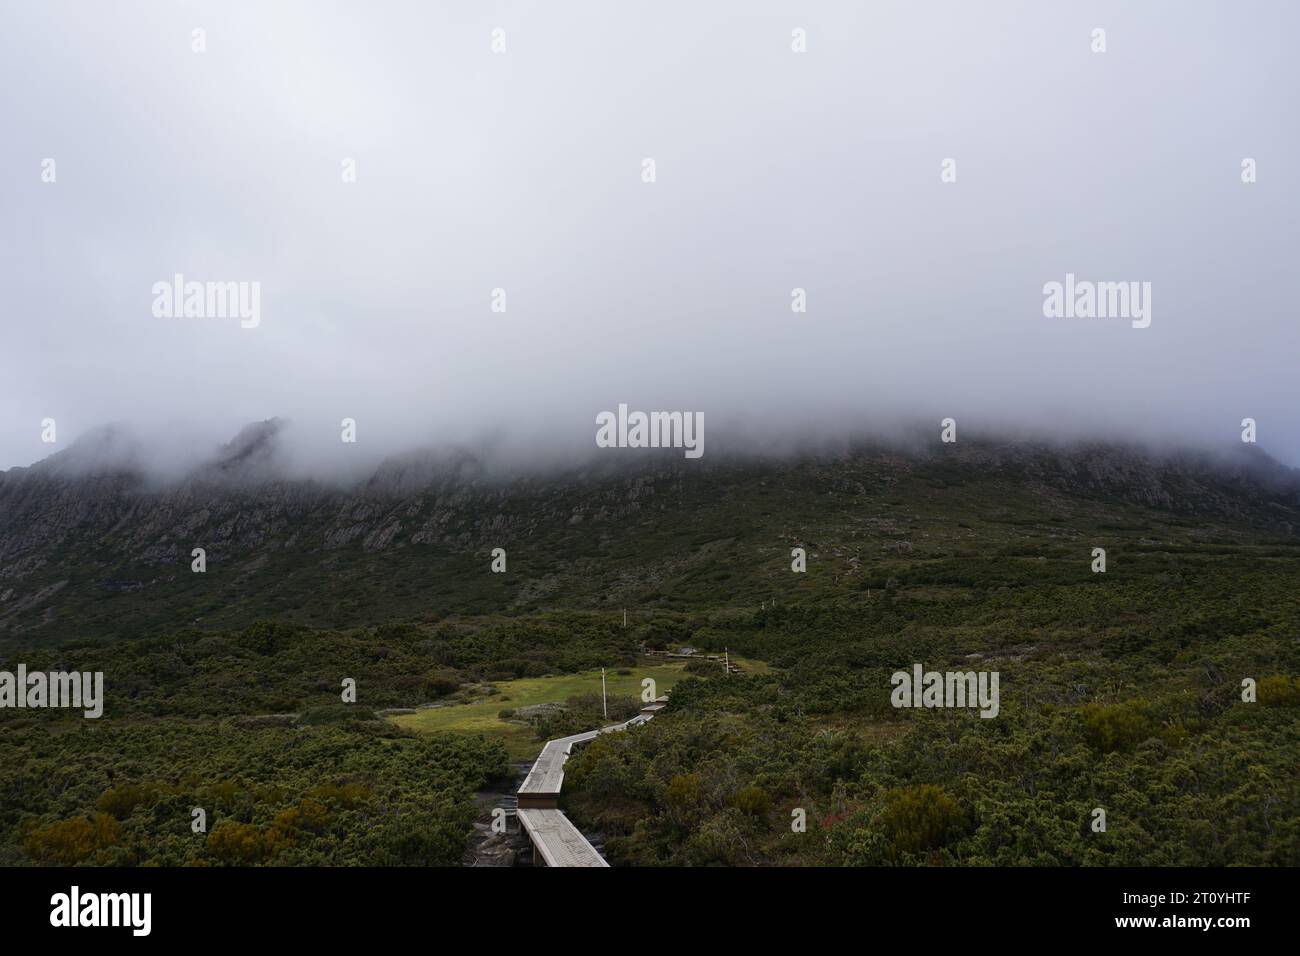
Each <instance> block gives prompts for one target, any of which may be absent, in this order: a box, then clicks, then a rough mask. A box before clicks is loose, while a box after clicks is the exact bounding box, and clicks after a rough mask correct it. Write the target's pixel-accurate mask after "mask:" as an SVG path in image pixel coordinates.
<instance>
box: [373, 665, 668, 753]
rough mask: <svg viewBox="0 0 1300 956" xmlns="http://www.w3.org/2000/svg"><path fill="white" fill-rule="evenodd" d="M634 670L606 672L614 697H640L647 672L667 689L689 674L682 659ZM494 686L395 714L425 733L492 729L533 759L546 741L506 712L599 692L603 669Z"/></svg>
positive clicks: (511, 749)
mask: <svg viewBox="0 0 1300 956" xmlns="http://www.w3.org/2000/svg"><path fill="white" fill-rule="evenodd" d="M628 669H629V670H630V671H631V673H630V674H619V673H616V672H615V671H614V670H613V669H609V670H607V671H606V674H605V682H606V690H607V692H608V694H609V696H611V697H615V696H620V697H636V698H638V699H639V698H640V696H641V681H642V680H643V679H645V678H647V677H650V678H653V679H654V681H655V685H656V687H655V689H656V691H657V692H658V693H659V694H662V693H663V692H664V691H666V690H671V689H672V686H673V684H675V683H676V682H677V681H678V680H680V679H681V678H682V677H684V676H686V675H685V670H684V668H683V666H682V665H681V664H638V665H637V666H636V667H632V668H628ZM493 686H495V687H496V689H497V693H495V694H490V695H488V696H485V697H482V698H480V699H479V700H475V701H472V702H470V703H463V704H445V705H442V706H439V707H428V708H425V709H423V710H421V711H420V712H419V713H416V714H401V715H398V716H395V717H392V718H390V719H391V720H393V721H394V722H396V723H397V724H399V725H401V726H402V727H405V728H407V729H409V730H417V731H423V732H425V733H436V732H440V731H444V732H453V733H464V734H487V735H488V736H489V737H490V738H494V739H499V740H501V742H502V743H504V744H505V747H506V750H507V751H509V753H510V758H511V759H512V760H532V759H533V758H534V757H536V756H537V754H538V752H539V751H540V750H541V749H542V743H543V741H540V740H538V739H537V737H536V735H535V734H534V732H533V728H532V727H529V726H526V725H525V724H522V723H520V722H518V721H514V720H503V719H502V718H501V717H500V716H499V715H500V712H501V711H502V710H505V709H518V708H520V707H530V706H532V705H534V704H546V703H564V701H566V700H567V699H568V698H570V697H572V696H574V695H577V694H599V693H600V671H599V670H590V671H583V672H582V673H579V674H560V675H557V676H554V677H528V678H522V679H520V680H511V681H500V682H498V683H496V684H494V685H493Z"/></svg>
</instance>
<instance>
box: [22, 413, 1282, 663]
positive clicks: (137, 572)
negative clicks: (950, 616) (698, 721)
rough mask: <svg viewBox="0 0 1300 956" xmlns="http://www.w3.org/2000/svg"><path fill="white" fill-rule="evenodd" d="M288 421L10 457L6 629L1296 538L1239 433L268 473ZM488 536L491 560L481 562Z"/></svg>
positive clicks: (691, 588)
mask: <svg viewBox="0 0 1300 956" xmlns="http://www.w3.org/2000/svg"><path fill="white" fill-rule="evenodd" d="M281 428H282V424H281V423H280V422H277V421H274V420H272V421H269V422H263V423H259V424H256V425H252V426H249V427H248V428H246V429H245V430H244V431H243V432H241V433H240V434H239V435H238V436H237V437H236V438H235V439H234V440H233V441H231V442H230V443H229V444H227V445H226V446H225V447H223V448H222V449H221V450H220V452H219V453H217V454H216V455H214V456H213V457H212V458H211V459H209V460H208V461H206V462H204V463H203V464H201V465H200V466H198V467H196V468H193V469H190V470H189V471H188V472H187V473H186V474H184V475H183V476H177V477H173V478H171V479H168V480H163V479H160V478H158V477H155V476H153V475H152V474H151V473H150V472H149V470H148V468H147V467H146V466H145V465H144V464H143V463H142V455H141V452H140V450H139V449H138V448H137V447H136V446H135V444H134V443H133V442H132V441H131V440H130V438H129V436H127V435H125V434H123V433H121V432H119V431H117V430H113V429H107V430H104V431H101V432H98V433H95V434H93V435H91V436H89V437H88V438H86V439H84V440H83V441H81V442H78V443H77V444H75V445H74V446H72V447H71V448H69V449H67V450H66V451H63V452H60V453H57V454H55V455H52V456H50V457H49V458H48V459H46V460H44V461H42V462H40V463H38V464H36V465H33V466H32V467H29V468H15V469H11V470H10V471H8V472H4V473H0V640H9V641H13V640H20V641H67V640H75V639H78V638H82V637H89V636H96V635H100V634H109V635H133V634H139V633H150V632H153V631H155V630H158V631H162V630H167V629H170V628H174V627H176V626H178V625H182V624H189V623H198V624H200V625H201V626H202V625H207V624H218V623H219V624H221V625H231V624H237V623H242V622H245V621H247V620H251V619H254V618H257V617H260V616H268V615H285V616H288V617H292V618H295V619H300V620H304V621H307V622H312V623H328V624H331V625H344V624H348V623H353V622H360V621H363V620H368V621H375V620H387V619H395V618H425V619H429V618H439V617H442V616H446V615H452V614H472V613H496V612H506V613H509V612H515V611H519V610H523V609H529V608H536V607H553V606H567V607H587V608H597V607H622V606H626V605H632V606H641V605H647V604H648V605H655V606H665V607H672V606H680V605H682V604H683V603H685V604H689V603H690V602H691V601H692V600H693V599H694V598H695V597H698V596H703V595H705V594H707V595H708V596H709V598H710V599H711V600H718V599H721V600H723V601H724V602H725V601H727V600H734V601H735V602H737V603H741V604H743V603H749V602H758V601H761V600H765V599H766V597H767V596H769V595H770V596H772V597H775V596H777V594H778V593H782V589H787V588H789V587H791V586H794V585H793V584H792V581H791V578H790V575H789V574H788V572H789V567H788V565H789V551H790V548H792V547H795V546H803V547H806V548H808V549H809V554H810V556H811V555H813V554H814V553H815V554H816V556H817V560H816V561H814V562H813V564H814V566H815V567H814V568H810V572H814V573H810V574H809V575H808V576H806V577H803V578H799V579H797V580H798V582H799V586H800V587H805V588H808V587H839V586H842V585H843V584H844V583H845V582H846V581H855V582H858V583H862V582H868V585H867V586H870V585H869V582H872V581H876V580H877V579H878V580H879V583H880V584H882V585H883V584H884V583H885V582H886V581H887V580H888V578H890V577H894V578H896V579H898V578H899V576H900V574H901V575H902V576H903V577H904V578H905V577H906V574H907V572H908V570H909V569H914V568H916V567H919V566H921V565H923V564H925V563H926V562H936V561H943V560H946V559H953V558H955V557H958V556H962V555H964V556H967V557H969V556H970V555H971V554H985V555H990V556H994V555H998V554H1001V555H1004V556H1007V555H1011V556H1016V555H1020V556H1024V554H1034V555H1037V556H1041V557H1052V556H1053V555H1054V554H1058V553H1059V555H1060V556H1062V557H1064V556H1065V555H1066V554H1069V555H1074V554H1075V553H1076V552H1077V553H1081V554H1084V555H1087V554H1088V552H1089V549H1090V548H1091V547H1092V546H1094V545H1101V544H1105V543H1106V542H1107V541H1113V542H1115V543H1116V544H1119V543H1121V542H1123V543H1125V544H1127V545H1131V546H1135V547H1143V548H1148V549H1149V548H1152V547H1159V546H1165V547H1169V548H1175V547H1212V546H1214V544H1215V543H1216V542H1229V541H1230V542H1233V543H1234V544H1240V543H1242V542H1244V541H1249V542H1256V543H1259V544H1260V545H1261V546H1278V547H1281V546H1285V547H1290V546H1292V545H1294V544H1295V543H1296V542H1297V541H1298V540H1300V473H1297V472H1296V471H1294V470H1291V469H1287V468H1284V467H1282V466H1280V465H1279V464H1277V463H1276V462H1274V461H1273V460H1272V459H1270V458H1269V457H1268V456H1267V455H1265V454H1264V453H1262V452H1259V451H1256V450H1255V449H1253V448H1249V447H1247V446H1242V447H1240V448H1238V449H1233V450H1232V451H1231V452H1229V453H1227V454H1225V455H1223V456H1219V457H1211V456H1208V455H1205V454H1193V453H1188V452H1184V453H1177V454H1171V453H1164V454H1157V453H1154V452H1149V451H1144V450H1141V449H1136V448H1130V447H1122V446H1117V445H1104V444H1093V445H1086V446H1074V447H1071V448H1058V447H1050V446H1046V445H1040V444H1032V443H1010V442H995V441H963V442H960V443H958V444H955V445H942V444H938V443H937V442H936V443H935V444H934V445H932V446H925V447H918V448H915V449H912V450H909V451H900V450H898V449H895V448H888V447H884V446H879V445H870V444H863V445H861V446H860V447H857V448H854V449H851V450H845V451H844V452H842V453H838V454H834V455H805V456H791V457H784V458H780V459H771V458H768V459H764V458H757V457H745V456H738V455H734V456H714V457H711V458H707V459H704V460H701V461H684V460H683V459H681V458H680V457H677V456H671V455H667V454H665V455H662V456H658V457H656V456H654V455H652V454H647V455H637V454H629V453H618V454H611V455H606V456H604V457H602V458H593V459H592V460H590V461H588V462H584V463H580V464H575V465H574V466H573V467H571V468H569V469H567V470H561V471H552V472H549V473H546V474H540V473H515V474H505V473H502V472H499V471H494V470H491V469H488V468H487V467H485V465H484V464H483V462H481V461H480V460H478V459H477V458H475V457H474V456H473V455H471V454H467V453H456V452H450V453H447V452H444V453H432V452H427V453H418V454H412V455H407V456H403V457H400V458H394V459H390V460H388V461H386V462H384V463H383V464H382V465H381V466H380V467H378V468H377V469H376V470H375V471H374V472H373V473H372V474H370V475H368V476H367V477H365V478H364V479H362V480H358V481H353V482H351V483H348V484H326V483H321V482H317V481H307V480H294V479H291V478H287V477H285V476H284V474H285V470H284V468H283V461H282V455H281V447H280V438H281ZM496 547H501V548H505V549H506V551H507V555H508V564H507V571H506V573H504V574H493V573H491V572H490V570H489V562H490V552H491V550H492V549H493V548H496ZM195 548H203V549H204V550H205V552H206V559H207V571H206V572H205V573H203V574H198V573H194V572H193V571H192V570H191V561H192V558H191V554H192V551H193V549H195ZM1022 552H1023V554H1022ZM774 589H775V590H774Z"/></svg>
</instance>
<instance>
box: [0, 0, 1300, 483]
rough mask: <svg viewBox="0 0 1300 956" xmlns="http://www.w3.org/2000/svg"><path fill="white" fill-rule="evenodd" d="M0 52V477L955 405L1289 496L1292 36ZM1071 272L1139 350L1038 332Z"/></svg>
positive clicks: (1288, 20)
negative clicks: (128, 438)
mask: <svg viewBox="0 0 1300 956" xmlns="http://www.w3.org/2000/svg"><path fill="white" fill-rule="evenodd" d="M3 23H4V28H3V29H2V30H0V128H2V129H3V131H4V132H3V138H2V141H0V209H2V210H3V213H4V215H3V218H2V219H0V282H2V290H0V309H2V310H3V311H2V312H0V323H2V327H0V332H2V336H0V345H2V347H0V467H9V466H12V465H20V464H28V463H30V462H32V461H34V460H37V459H39V458H41V457H44V456H45V455H46V454H48V453H50V452H51V451H53V450H57V448H63V447H67V445H68V444H69V443H70V442H71V441H72V440H74V439H75V438H76V437H77V436H78V435H79V434H82V433H84V432H85V431H87V430H88V429H90V428H92V427H94V426H96V425H100V424H103V423H105V422H110V421H127V422H131V423H133V424H135V425H136V426H137V427H138V428H139V429H141V430H142V432H143V433H145V434H146V435H148V436H150V437H151V439H152V440H154V441H156V442H159V443H162V444H167V443H170V442H175V443H176V444H178V445H179V444H183V443H186V442H191V441H194V440H195V439H196V438H197V437H199V436H202V437H203V438H204V440H206V439H207V437H208V436H211V438H212V439H213V440H216V439H218V438H220V439H225V438H229V437H230V436H232V435H233V434H234V433H235V431H237V430H238V428H239V427H240V426H242V425H243V424H245V423H247V422H250V421H254V420H259V419H263V418H267V417H270V416H283V417H287V418H290V419H292V420H293V423H294V425H293V427H294V428H295V429H297V430H298V431H299V433H300V434H301V435H304V436H308V437H309V439H310V440H311V441H318V442H319V443H320V447H321V449H322V451H321V454H324V455H326V456H327V458H326V460H328V456H329V455H334V454H343V453H344V449H342V448H341V447H340V445H339V443H338V431H339V421H340V419H341V418H343V417H352V418H355V419H356V420H357V421H358V432H359V437H360V444H362V445H364V446H366V448H367V449H369V450H370V451H371V452H372V453H377V452H382V451H391V450H398V449H402V448H407V447H412V446H418V445H427V444H430V443H440V442H443V441H473V440H476V439H477V438H478V436H480V435H481V434H483V433H484V432H485V431H490V432H492V433H493V434H506V435H508V436H512V437H517V438H519V440H521V441H525V440H526V441H531V442H533V443H538V444H547V443H549V444H552V445H556V446H568V445H572V446H574V447H589V446H590V445H591V444H592V441H593V436H594V433H595V424H594V418H595V415H596V413H597V412H599V411H602V410H607V409H614V408H615V407H616V406H617V404H618V403H619V402H628V403H630V404H631V405H632V406H633V407H634V408H642V409H647V410H649V409H684V410H697V411H702V412H704V414H705V416H706V418H707V419H708V420H709V423H710V425H709V431H710V433H711V435H717V434H718V432H719V429H722V428H724V427H726V425H729V424H731V423H735V425H736V427H742V426H743V428H744V429H746V430H747V431H750V432H754V433H757V434H762V433H763V431H764V429H769V428H770V429H771V430H773V431H779V430H783V429H802V428H804V427H818V428H821V429H825V430H826V431H828V432H844V431H855V430H870V429H871V428H872V427H874V426H877V425H879V424H881V423H885V422H890V421H893V420H895V419H898V418H908V419H919V420H927V419H932V420H933V421H934V423H935V426H934V427H935V433H936V435H937V433H938V419H939V418H940V417H942V416H946V415H951V416H953V417H955V418H957V419H958V422H959V423H960V424H961V425H963V426H968V427H975V428H981V429H983V428H988V427H997V426H999V425H1004V424H1012V425H1018V426H1025V427H1030V428H1035V429H1039V430H1043V431H1046V432H1050V433H1053V434H1058V435H1061V434H1063V435H1072V434H1082V433H1088V432H1097V431H1101V432H1105V433H1107V434H1117V435H1121V436H1126V437H1140V438H1151V437H1156V438H1164V439H1175V440H1183V439H1186V440H1194V441H1198V442H1207V443H1231V442H1235V441H1237V440H1238V435H1239V432H1240V424H1239V423H1240V421H1241V419H1242V418H1244V417H1246V416H1251V417H1254V418H1255V419H1257V421H1258V422H1259V435H1260V439H1259V440H1260V444H1261V446H1262V447H1264V448H1265V449H1266V450H1268V451H1270V452H1271V453H1273V454H1274V455H1276V456H1277V457H1279V458H1281V459H1283V460H1285V461H1287V462H1289V463H1292V464H1300V401H1298V400H1297V399H1298V398H1300V386H1297V384H1296V369H1297V355H1296V352H1297V349H1296V344H1297V342H1298V341H1300V336H1297V332H1296V321H1297V315H1296V296H1295V293H1294V286H1293V276H1294V274H1295V272H1296V269H1295V262H1296V254H1297V245H1298V243H1297V236H1298V235H1300V226H1298V225H1297V224H1298V223H1300V216H1298V215H1297V213H1300V202H1297V189H1298V188H1300V187H1298V186H1297V177H1296V156H1297V146H1298V145H1300V122H1298V120H1300V102H1298V100H1300V76H1298V75H1297V73H1298V70H1297V67H1296V65H1295V64H1296V57H1295V54H1294V43H1295V38H1296V37H1297V36H1300V7H1298V6H1296V5H1294V4H1288V3H1282V2H1276V3H1271V2H1245V3H1229V2H1226V0H1225V2H1219V3H1195V2H1192V3H1188V2H1169V3H1158V2H1143V3H1077V4H1067V3H1033V2H1024V3H1005V2H999V3H992V2H989V3H974V2H952V3H925V2H897V3H848V2H845V3H829V2H828V3H797V4H796V3H787V4H778V3H761V2H760V3H755V2H752V0H744V2H741V0H726V2H716V3H707V4H701V3H673V2H668V3H656V4H651V5H632V4H612V3H608V2H596V0H592V2H572V0H566V2H552V3H538V4H526V3H502V4H491V3H483V2H454V3H398V2H376V3H372V4H356V3H347V4H344V3H321V2H312V3H305V2H304V3H286V2H274V3H253V2H222V3H211V4H183V3H170V2H169V3H163V2H161V0H157V2H150V3H111V4H108V3H102V4H101V3H86V2H70V3H58V2H42V3H9V4H6V5H5V9H4V12H3ZM196 27H198V28H203V29H205V30H206V42H207V51H206V52H205V53H202V54H196V53H194V52H192V50H191V42H192V40H191V31H192V30H193V29H194V28H196ZM498 27H499V28H502V29H504V30H505V38H506V47H507V49H506V52H505V53H504V54H497V55H494V54H493V53H492V52H491V48H490V45H491V39H492V37H491V31H492V30H493V29H494V28H498ZM1095 27H1102V28H1104V29H1105V30H1106V43H1107V52H1106V53H1104V54H1094V53H1092V52H1091V50H1090V44H1091V37H1090V34H1091V31H1092V30H1093V28H1095ZM795 28H804V29H806V30H807V36H808V41H807V43H808V51H807V53H805V54H795V53H792V52H791V31H792V30H793V29H795ZM47 157H52V158H54V159H55V160H56V162H57V182H56V183H54V184H48V183H42V182H41V161H42V160H43V159H44V158H47ZM348 157H351V158H355V160H356V164H357V167H356V168H357V182H356V183H354V184H344V183H343V182H342V181H341V175H340V171H341V163H342V161H343V159H344V158H348ZM645 157H651V158H653V159H654V160H655V161H656V165H657V180H658V181H657V182H655V183H653V184H646V183H643V182H642V181H641V161H642V159H643V158H645ZM946 157H952V158H954V159H955V160H956V162H957V173H958V176H957V182H956V183H951V184H945V183H941V182H940V163H941V161H942V160H943V159H945V158H946ZM1244 157H1252V158H1254V159H1255V160H1256V161H1257V162H1258V179H1259V181H1258V182H1257V183H1254V184H1251V185H1245V184H1243V183H1242V182H1241V178H1240V173H1241V161H1242V159H1243V158H1244ZM1067 272H1073V273H1075V274H1076V275H1077V276H1078V277H1079V278H1080V279H1091V280H1098V281H1107V280H1114V281H1121V280H1137V281H1149V282H1150V283H1151V284H1152V289H1153V291H1152V300H1153V301H1152V323H1151V326H1150V327H1149V328H1146V329H1134V328H1132V327H1131V326H1130V323H1129V322H1128V321H1127V320H1123V319H1109V320H1101V319H1048V318H1044V317H1043V314H1042V301H1043V296H1042V286H1043V284H1044V283H1045V282H1049V281H1052V280H1057V281H1061V280H1063V279H1064V276H1065V274H1066V273H1067ZM175 273H182V274H183V275H184V276H185V277H186V278H187V279H194V280H200V281H207V280H214V281H220V280H235V281H250V282H251V281H257V282H260V283H261V296H262V303H261V324H260V326H259V327H258V328H256V329H241V328H240V325H239V322H238V320H237V319H222V318H190V319H185V318H156V317H155V316H154V315H153V314H152V312H151V304H152V301H153V294H152V291H151V289H152V286H153V284H154V283H155V282H157V281H160V280H163V281H167V280H170V278H171V277H172V276H173V274H175ZM495 287H501V288H504V289H505V290H506V293H507V296H508V299H507V302H508V311H507V312H506V313H505V314H497V313H493V312H492V311H491V310H490V307H489V306H490V302H491V299H490V296H491V291H492V289H493V288H495ZM795 287H802V288H805V289H807V295H808V312H807V314H802V315H800V314H793V313H792V312H791V309H790V294H791V290H792V289H793V288H795ZM46 417H52V418H54V419H56V421H57V422H58V429H59V439H60V441H59V444H58V445H57V446H55V447H54V448H52V447H51V446H49V445H45V444H42V443H41V442H40V422H41V420H42V419H43V418H46Z"/></svg>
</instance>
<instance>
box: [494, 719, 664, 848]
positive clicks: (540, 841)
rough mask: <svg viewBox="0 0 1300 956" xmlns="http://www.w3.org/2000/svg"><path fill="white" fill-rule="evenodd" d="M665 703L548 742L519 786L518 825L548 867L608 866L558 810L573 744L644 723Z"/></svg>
mask: <svg viewBox="0 0 1300 956" xmlns="http://www.w3.org/2000/svg"><path fill="white" fill-rule="evenodd" d="M667 703H668V695H667V694H665V695H664V696H663V697H660V698H658V699H657V700H655V701H654V702H653V703H651V704H647V705H646V706H645V707H643V708H641V713H639V714H637V716H635V717H633V718H632V719H631V720H628V721H624V722H623V723H621V724H615V725H614V726H612V727H602V728H601V729H599V730H589V731H587V732H586V733H581V734H573V735H571V736H569V737H557V738H555V739H554V740H548V741H547V742H546V746H544V747H543V748H542V752H541V753H540V754H538V756H537V760H536V762H535V763H534V764H533V767H532V769H531V770H529V771H528V776H527V777H525V778H524V782H523V783H521V784H520V785H519V794H518V797H519V809H518V811H517V813H518V817H519V825H520V826H521V827H523V830H524V832H525V833H527V834H528V838H529V839H530V840H532V841H533V848H534V850H535V851H536V853H537V855H538V856H539V857H540V858H541V860H542V862H543V863H545V864H546V865H547V866H609V864H608V863H606V862H605V859H604V857H602V856H601V855H600V854H599V853H597V852H596V848H595V847H594V846H592V845H591V843H590V842H588V840H587V838H586V837H585V836H583V835H582V832H581V831H580V830H579V829H578V828H577V827H575V826H574V825H573V823H572V822H570V820H569V818H568V817H566V816H565V815H564V814H563V813H562V812H561V811H560V809H559V802H560V788H561V787H562V786H564V763H565V761H566V760H568V759H569V754H571V753H572V752H573V747H574V745H576V744H583V743H586V742H587V741H589V740H594V739H595V738H596V737H598V736H600V735H601V734H608V733H613V732H614V731H617V730H626V729H627V728H629V727H634V726H636V725H637V724H643V723H645V722H646V721H647V720H649V719H650V718H651V717H653V716H654V715H655V714H656V713H658V712H659V711H660V710H662V709H663V708H664V705H666V704H667Z"/></svg>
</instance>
